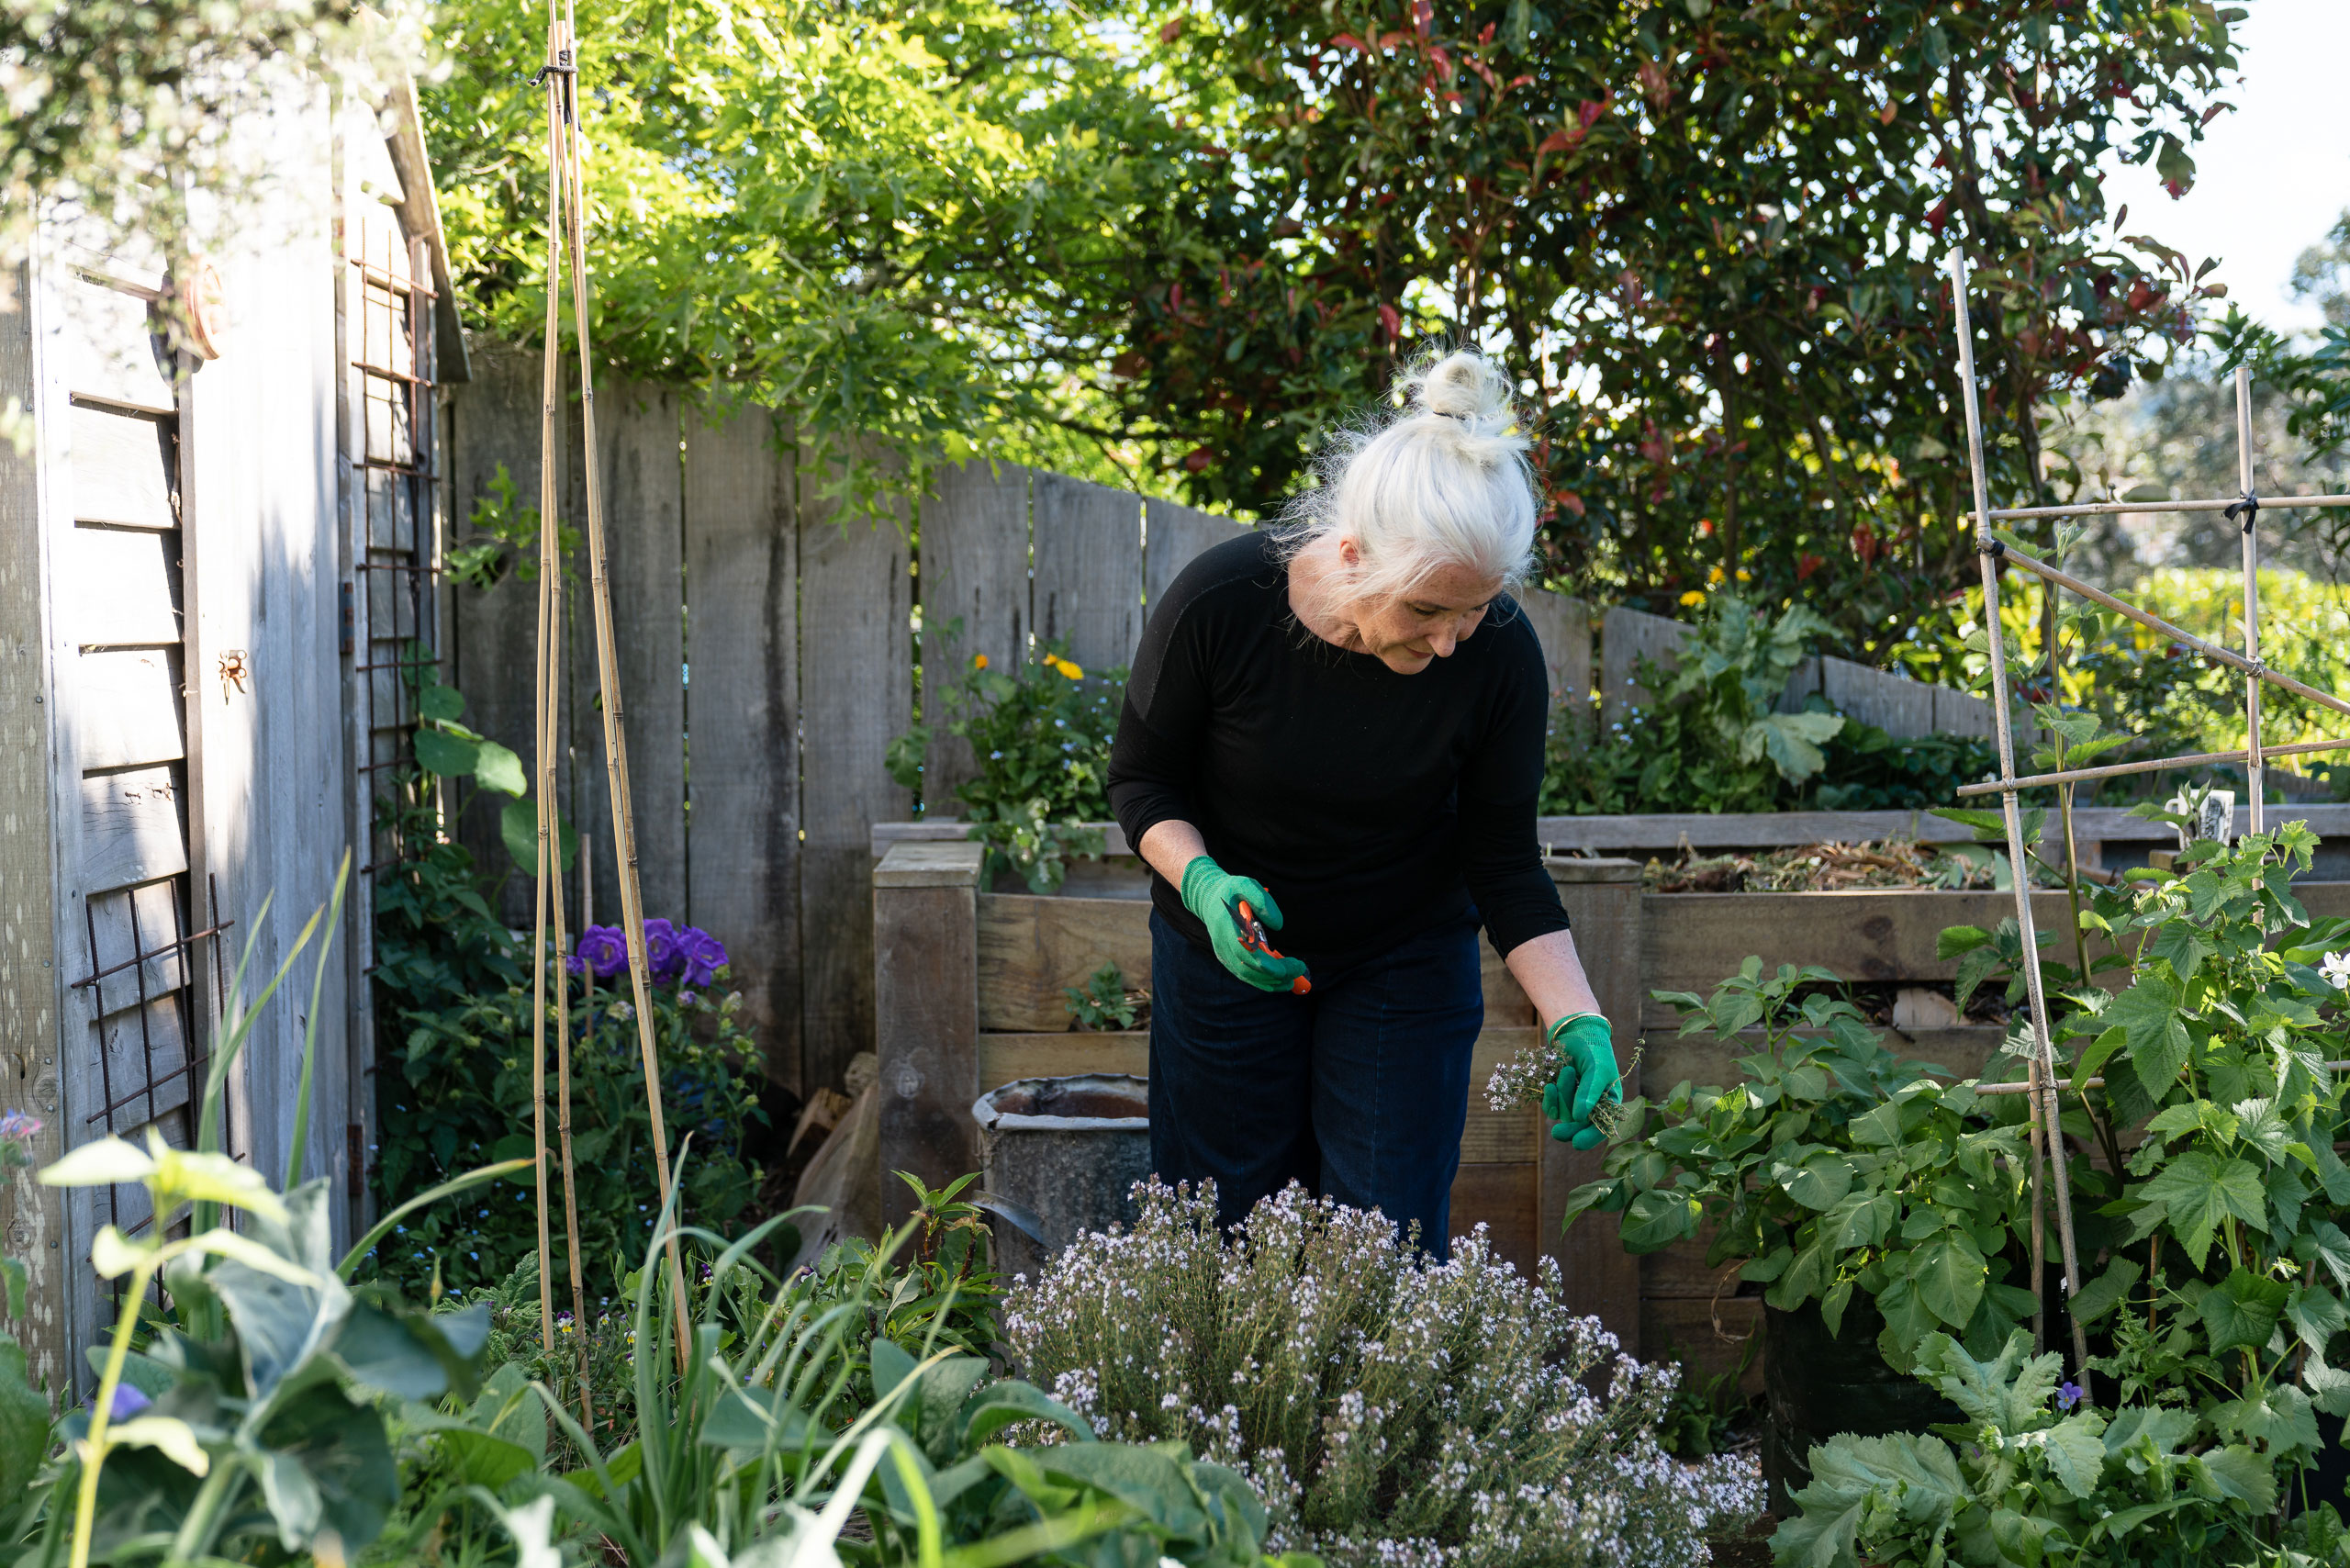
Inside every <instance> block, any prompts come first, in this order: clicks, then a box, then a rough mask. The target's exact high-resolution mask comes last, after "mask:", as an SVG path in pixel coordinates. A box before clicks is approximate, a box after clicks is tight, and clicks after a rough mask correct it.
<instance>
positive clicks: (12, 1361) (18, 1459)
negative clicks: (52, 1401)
mask: <svg viewBox="0 0 2350 1568" xmlns="http://www.w3.org/2000/svg"><path fill="white" fill-rule="evenodd" d="M49 1447H50V1417H49V1400H48V1399H47V1397H45V1396H44V1395H43V1394H41V1393H40V1391H39V1390H38V1389H36V1388H34V1387H33V1386H32V1384H31V1383H29V1382H28V1381H27V1379H26V1377H25V1351H24V1348H23V1347H22V1346H20V1345H18V1344H17V1341H16V1340H15V1339H13V1338H10V1337H9V1336H8V1335H6V1334H5V1333H0V1498H15V1497H21V1496H23V1495H25V1490H26V1488H28V1487H29V1486H30V1485H31V1484H33V1480H34V1478H35V1477H36V1476H38V1475H39V1473H40V1468H41V1463H42V1462H43V1461H44V1460H45V1459H46V1458H47V1457H48V1455H49Z"/></svg>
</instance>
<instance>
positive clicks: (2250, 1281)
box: [2195, 1268, 2291, 1355]
mask: <svg viewBox="0 0 2350 1568" xmlns="http://www.w3.org/2000/svg"><path fill="white" fill-rule="evenodd" d="M2290 1294H2291V1293H2290V1291H2289V1290H2288V1288H2287V1287H2286V1286H2285V1285H2284V1283H2283V1282H2280V1281H2277V1280H2271V1279H2266V1278H2263V1277H2262V1276H2260V1275H2257V1274H2255V1273H2253V1272H2252V1271H2250V1270H2248V1269H2244V1268H2238V1269H2236V1270H2235V1271H2233V1272H2232V1273H2230V1274H2229V1275H2228V1277H2227V1278H2226V1279H2224V1280H2222V1281H2221V1282H2219V1283H2218V1284H2216V1285H2214V1286H2212V1287H2211V1288H2210V1290H2208V1291H2206V1292H2204V1293H2203V1299H2202V1300H2201V1301H2199V1302H2198V1303H2196V1305H2195V1311H2196V1316H2199V1317H2200V1318H2201V1319H2202V1320H2203V1327H2204V1331H2205V1332H2206V1333H2207V1334H2209V1335H2210V1341H2211V1353H2212V1354H2213V1355H2218V1354H2220V1353H2221V1351H2224V1350H2236V1349H2238V1348H2240V1347H2252V1348H2255V1349H2256V1348H2258V1347H2260V1346H2262V1345H2266V1343H2268V1336H2269V1335H2270V1334H2272V1333H2274V1332H2275V1331H2276V1328H2277V1317H2278V1316H2280V1315H2281V1314H2282V1313H2283V1312H2284V1310H2285V1303H2286V1300H2287V1298H2288V1296H2289V1295H2290Z"/></svg>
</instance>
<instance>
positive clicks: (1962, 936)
mask: <svg viewBox="0 0 2350 1568" xmlns="http://www.w3.org/2000/svg"><path fill="white" fill-rule="evenodd" d="M1984 814H1985V815H1988V814H1989V813H1988V812H1985V813H1984ZM1990 943H1991V934H1990V933H1989V932H1987V931H1986V930H1984V929H1983V928H1982V927H1981V926H1979V925H1945V926H1943V927H1942V932H1941V934H1940V935H1937V936H1935V938H1934V957H1935V958H1939V959H1942V960H1943V961H1944V962H1947V961H1949V960H1950V959H1952V958H1958V957H1960V956H1961V955H1963V954H1966V953H1972V952H1973V951H1975V948H1977V947H1987V946H1990Z"/></svg>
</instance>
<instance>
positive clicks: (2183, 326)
mask: <svg viewBox="0 0 2350 1568" xmlns="http://www.w3.org/2000/svg"><path fill="white" fill-rule="evenodd" d="M2242 15H2243V13H2242V12H2241V11H2240V10H2235V9H2231V10H2228V11H2220V10H2217V9H2215V8H2214V7H2213V6H2210V5H2208V4H2186V5H2180V4H2174V3H2172V0H2114V3H2113V4H2107V5H2098V6H2086V5H2081V4H2077V3H2071V0H1985V3H1980V4H1974V5H1968V6H1929V5H1924V4H1918V3H1914V0H1897V3H1895V4H1880V3H1876V0H1868V3H1863V0H1830V3H1824V4H1815V5H1806V6H1788V5H1755V6H1730V5H1717V4H1712V3H1710V0H1675V3H1673V4H1657V5H1647V6H1639V5H1635V6H1625V5H1621V4H1618V3H1617V0H1564V3H1560V4H1547V5H1536V4H1533V3H1532V0H1506V3H1502V0H1494V3H1486V4H1471V5H1463V6H1444V7H1438V6H1433V5H1432V4H1430V3H1429V0H1411V3H1408V4H1407V3H1402V0H1334V3H1331V4H1322V3H1315V4H1310V5H1309V4H1305V3H1304V0H1229V3H1228V4H1226V5H1225V6H1222V7H1221V8H1220V9H1218V10H1216V11H1214V12H1213V13H1210V12H1208V11H1206V10H1205V9H1204V8H1203V9H1202V10H1200V11H1197V12H1195V13H1193V14H1192V15H1191V16H1190V17H1188V18H1187V19H1185V20H1183V21H1181V22H1179V23H1170V24H1169V25H1168V27H1167V28H1165V29H1164V30H1163V31H1162V32H1161V34H1160V35H1159V37H1160V39H1161V40H1162V47H1163V48H1164V49H1165V50H1167V51H1168V52H1169V55H1170V56H1171V57H1173V58H1174V59H1176V60H1178V61H1180V62H1181V64H1180V66H1179V67H1178V68H1177V70H1178V74H1179V76H1182V77H1184V78H1186V79H1188V80H1190V81H1192V82H1194V83H1197V84H1213V91H1211V90H1210V87H1209V86H1208V85H1201V86H1199V87H1198V88H1197V89H1196V90H1197V91H1198V92H1199V94H1200V113H1201V114H1202V115H1203V117H1207V118H1211V119H1212V120H1214V123H1215V124H1216V128H1217V130H1218V134H1219V135H1220V136H1221V137H1222V138H1223V142H1222V146H1221V148H1220V151H1228V154H1229V155H1228V156H1227V157H1223V158H1219V159H1218V160H1217V161H1216V162H1214V165H1213V167H1214V169H1215V170H1217V171H1219V172H1220V178H1219V179H1218V180H1216V181H1214V182H1205V181H1204V180H1203V184H1201V185H1199V187H1198V188H1197V189H1196V190H1195V191H1193V192H1192V195H1193V196H1194V205H1193V206H1192V207H1190V208H1188V209H1186V210H1185V212H1184V215H1183V216H1184V219H1185V224H1184V228H1185V232H1184V233H1183V234H1182V236H1181V239H1180V240H1176V239H1170V240H1169V241H1166V242H1164V243H1163V244H1162V245H1161V247H1160V249H1161V251H1162V252H1163V256H1164V260H1163V265H1162V271H1161V273H1160V274H1159V275H1158V276H1156V277H1153V278H1150V279H1149V280H1147V283H1146V284H1145V286H1143V287H1142V289H1141V290H1140V294H1139V297H1138V299H1137V301H1136V319H1135V325H1134V336H1133V340H1132V343H1131V345H1130V348H1129V352H1128V354H1127V356H1126V357H1125V359H1124V360H1122V361H1121V368H1122V369H1123V370H1124V371H1125V372H1126V373H1127V374H1128V375H1130V376H1131V378H1132V379H1131V381H1130V383H1129V384H1128V392H1127V395H1128V397H1129V399H1130V401H1131V403H1132V405H1133V406H1134V407H1135V408H1136V409H1137V410H1138V412H1139V413H1140V414H1142V415H1147V416H1148V417H1149V418H1151V419H1153V420H1157V421H1158V425H1159V427H1160V428H1161V430H1162V434H1163V437H1164V442H1163V445H1162V451H1163V452H1164V453H1165V454H1166V461H1167V464H1168V465H1169V467H1170V468H1172V469H1173V470H1175V471H1176V472H1177V473H1179V474H1180V475H1181V476H1184V479H1185V482H1186V483H1187V485H1188V486H1189V487H1190V489H1191V491H1192V496H1193V498H1195V499H1197V500H1200V501H1203V502H1205V503H1212V504H1221V505H1225V506H1232V507H1240V508H1253V509H1257V510H1270V509H1271V508H1273V507H1274V506H1276V505H1278V504H1279V502H1280V500H1281V497H1282V496H1283V495H1284V494H1285V493H1286V492H1287V491H1288V490H1289V489H1290V488H1291V487H1292V486H1293V485H1294V484H1295V483H1296V482H1297V480H1298V476H1299V474H1300V472H1301V468H1302V465H1303V464H1304V460H1305V456H1306V448H1305V442H1304V434H1305V432H1306V431H1310V430H1312V429H1313V428H1315V426H1316V425H1317V424H1318V423H1320V422H1321V421H1322V420H1325V419H1326V418H1327V417H1328V416H1329V415H1330V414H1332V413H1334V412H1336V411H1337V410H1339V409H1343V408H1344V407H1345V406H1347V405H1348V404H1350V403H1356V402H1360V401H1363V400H1368V399H1371V398H1375V397H1377V396H1378V395H1379V394H1381V393H1382V390H1383V388H1384V386H1385V385H1386V383H1387V378H1388V375H1389V374H1390V372H1391V370H1392V368H1393V365H1394V364H1395V362H1396V359H1397V357H1398V356H1399V355H1400V354H1402V353H1404V352H1406V351H1407V350H1409V349H1411V348H1413V347H1414V346H1415V345H1416V342H1419V341H1422V340H1425V339H1427V338H1431V337H1436V338H1456V337H1457V338H1465V339H1471V340H1474V341H1477V342H1481V343H1483V344H1484V345H1485V346H1487V347H1488V348H1489V349H1490V350H1492V351H1494V352H1496V353H1499V354H1500V355H1501V356H1502V357H1503V358H1504V360H1505V363H1506V364H1508V365H1509V367H1510V369H1511V370H1512V372H1513V374H1514V375H1516V376H1517V377H1518V378H1519V379H1520V381H1521V384H1522V386H1525V387H1526V388H1527V390H1528V392H1529V394H1530V396H1531V398H1532V399H1533V401H1534V402H1535V403H1536V405H1537V407H1538V409H1539V413H1540V415H1541V417H1542V420H1543V425H1542V429H1541V431H1540V434H1541V442H1540V445H1539V449H1538V456H1539V463H1540V465H1541V469H1542V474H1543V478H1544V481H1545V484H1546V486H1547V487H1548V490H1549V492H1550V498H1551V501H1552V504H1553V509H1554V510H1553V514H1552V519H1551V522H1550V529H1549V531H1548V533H1547V542H1548V545H1549V548H1550V562H1551V566H1552V567H1553V569H1554V571H1555V572H1556V573H1557V574H1558V575H1560V576H1561V577H1568V578H1571V579H1573V580H1575V581H1577V582H1580V583H1583V584H1598V585H1603V586H1606V587H1607V588H1612V589H1614V590H1615V591H1617V592H1619V593H1621V594H1622V595H1624V596H1626V597H1628V598H1630V599H1648V600H1650V601H1651V608H1660V609H1662V608H1668V607H1669V603H1670V600H1671V599H1673V598H1675V597H1677V596H1678V594H1679V593H1680V592H1681V591H1683V590H1684V588H1686V587H1687V586H1688V584H1689V583H1690V582H1692V581H1693V580H1695V579H1696V578H1698V577H1702V576H1703V574H1704V573H1705V572H1706V570H1707V566H1709V565H1710V564H1714V563H1719V564H1721V565H1723V566H1726V567H1729V568H1731V569H1735V568H1736V567H1738V566H1747V567H1749V568H1751V571H1752V573H1753V577H1754V584H1755V587H1756V588H1757V590H1758V591H1760V592H1762V594H1763V595H1765V596H1766V597H1769V598H1774V599H1775V598H1778V597H1782V596H1785V595H1787V594H1789V593H1792V592H1794V591H1796V589H1797V588H1798V586H1799V585H1800V586H1801V587H1802V588H1803V590H1804V591H1806V592H1807V594H1809V595H1810V596H1811V597H1812V599H1813V600H1814V601H1815V602H1818V603H1821V604H1825V605H1832V606H1833V607H1834V610H1833V613H1834V614H1835V616H1836V619H1837V625H1838V631H1839V633H1841V640H1842V641H1843V643H1844V644H1845V645H1846V646H1847V647H1848V648H1850V649H1852V651H1855V652H1857V653H1861V654H1867V653H1870V652H1873V651H1876V650H1878V649H1879V648H1881V646H1882V645H1884V644H1887V643H1889V642H1891V641H1892V640H1894V638H1895V637H1896V636H1897V635H1898V634H1899V633H1901V632H1902V631H1903V630H1905V629H1907V628H1908V627H1910V626H1912V625H1915V624H1919V623H1920V622H1926V623H1937V622H1939V621H1940V620H1941V619H1942V607H1943V604H1944V601H1945V599H1946V598H1947V596H1948V595H1949V594H1950V592H1951V590H1952V589H1953V588H1954V587H1955V586H1957V584H1958V582H1959V580H1960V576H1961V573H1962V570H1963V568H1964V566H1966V565H1967V560H1966V558H1967V557H1968V556H1969V554H1971V549H1972V545H1971V541H1970V538H1969V536H1968V534H1967V532H1966V531H1965V530H1964V528H1962V527H1961V526H1959V525H1958V523H1957V521H1956V517H1957V514H1958V512H1959V511H1960V510H1962V508H1963V506H1964V500H1965V467H1964V451H1965V442H1964V428H1963V424H1962V423H1961V419H1960V414H1959V411H1958V407H1957V401H1956V398H1954V396H1953V394H1954V391H1955V388H1954V386H1953V384H1952V383H1953V375H1952V372H1951V370H1950V368H1949V366H1950V362H1951V359H1952V342H1951V340H1952V314H1951V308H1950V299H1949V294H1948V289H1947V286H1946V284H1945V282H1944V280H1943V278H1942V276H1941V275H1940V274H1939V273H1938V270H1937V269H1938V266H1939V265H1940V263H1941V262H1942V259H1943V257H1944V256H1945V255H1946V253H1947V252H1949V251H1950V250H1951V249H1952V248H1953V246H1954V245H1955V244H1956V243H1957V242H1958V241H1960V240H1961V239H1962V238H1963V239H1964V241H1965V243H1966V247H1967V249H1968V251H1969V252H1970V254H1971V256H1972V259H1973V262H1974V265H1975V286H1976V299H1975V311H1976V319H1977V323H1978V342H1977V344H1976V350H1977V355H1978V359H1979V362H1980V364H1981V367H1982V373H1983V378H1984V391H1985V398H1986V414H1987V417H1988V419H1989V420H1990V425H1991V430H1990V435H1991V450H1990V457H1991V461H1992V464H1993V466H1994V490H1995V493H1996V494H1997V496H1998V497H1999V498H2002V499H2007V498H2013V497H2017V496H2020V495H2022V494H2024V493H2027V492H2030V491H2031V490H2032V489H2033V488H2034V487H2035V484H2036V480H2035V477H2034V476H2035V473H2036V468H2037V465H2039V463H2040V461H2041V454H2040V451H2039V442H2040V435H2039V431H2038V426H2037V423H2036V420H2035V418H2034V413H2035V410H2038V409H2042V407H2043V406H2044V405H2046V404H2047V403H2049V402H2050V401H2051V400H2052V399H2054V398H2064V397H2070V396H2074V395H2076V394H2084V393H2086V394H2091V395H2103V396H2110V395H2112V394H2114V393H2116V392H2119V391H2120V390H2121V389H2122V388H2123V387H2125V386H2127V385H2128V382H2129V379H2130V376H2131V374H2132V367H2133V365H2134V364H2137V363H2138V362H2140V361H2143V360H2149V359H2152V360H2164V359H2167V358H2168V357H2169V356H2170V354H2171V353H2174V352H2175V350H2176V348H2177V344H2178V343H2179V342H2182V341H2184V340H2185V339H2186V338H2187V337H2188V334H2189V332H2190V331H2191V330H2192V326H2193V321H2194V310H2195V308H2196V302H2197V300H2198V298H2199V297H2200V296H2204V295H2208V294H2210V293H2212V292H2215V290H2213V289H2210V288H2204V287H2201V286H2199V282H2198V275H2199V274H2196V273H2195V272H2193V271H2192V270H2191V269H2190V268H2189V266H2188V262H2187V260H2186V259H2185V258H2184V257H2181V256H2179V255H2177V252H2171V251H2168V250H2167V249H2165V247H2163V246H2161V245H2160V244H2158V243H2156V242H2154V241H2151V240H2132V241H2119V242H2117V241H2114V240H2112V239H2111V238H2109V234H2110V232H2111V230H2112V229H2114V228H2122V227H2125V226H2124V225H2122V224H2121V223H2120V222H2119V221H2118V220H2119V219H2120V218H2121V215H2120V214H2109V213H2108V211H2107V209H2106V206H2105V202H2104V199H2103V196H2102V195H2101V193H2100V190H2099V187H2098V174H2097V163H2098V158H2099V157H2100V156H2101V155H2102V154H2103V153H2104V152H2105V151H2107V150H2108V149H2109V148H2111V147H2113V146H2114V145H2116V144H2120V145H2121V147H2122V149H2123V150H2124V153H2125V155H2126V156H2128V157H2130V158H2132V159H2134V160H2137V161H2140V162H2146V161H2152V162H2156V163H2157V164H2158V166H2159V167H2160V169H2161V171H2162V173H2163V174H2164V175H2165V177H2166V178H2167V179H2168V180H2169V181H2170V183H2171V185H2173V187H2174V188H2175V189H2177V190H2184V189H2185V188H2186V186H2187V185H2188V184H2189V183H2190V182H2191V180H2192V178H2193V174H2194V165H2193V162H2192V161H2191V159H2190V158H2189V155H2188V143H2189V142H2191V141H2192V140H2194V139H2195V137H2196V136H2197V134H2198V132H2199V123H2200V121H2201V119H2202V118H2205V110H2206V99H2207V96H2208V95H2209V94H2210V92H2211V91H2212V90H2213V89H2214V88H2215V87H2216V86H2217V85H2218V83H2219V79H2220V75H2221V73H2222V72H2223V71H2225V70H2227V69H2228V68H2230V67H2231V66H2232V64H2233V58H2234V57H2233V44H2232V41H2231V38H2230V28H2231V27H2232V26H2233V23H2234V21H2235V20H2236V19H2239V18H2240V17H2242ZM2109 218H2112V219H2115V220H2116V221H2115V222H2114V223H2112V224H2110V225H2109Z"/></svg>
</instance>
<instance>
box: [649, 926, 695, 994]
mask: <svg viewBox="0 0 2350 1568" xmlns="http://www.w3.org/2000/svg"><path fill="white" fill-rule="evenodd" d="M644 957H645V961H646V962H647V963H649V964H650V965H651V966H652V968H653V979H655V980H663V981H666V980H676V979H677V976H678V975H679V974H680V973H681V972H682V971H683V970H684V969H685V967H686V955H685V951H684V949H683V948H682V947H681V946H679V945H678V942H677V927H676V926H674V925H672V924H669V923H668V922H667V921H666V920H648V921H646V922H645V923H644Z"/></svg>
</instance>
